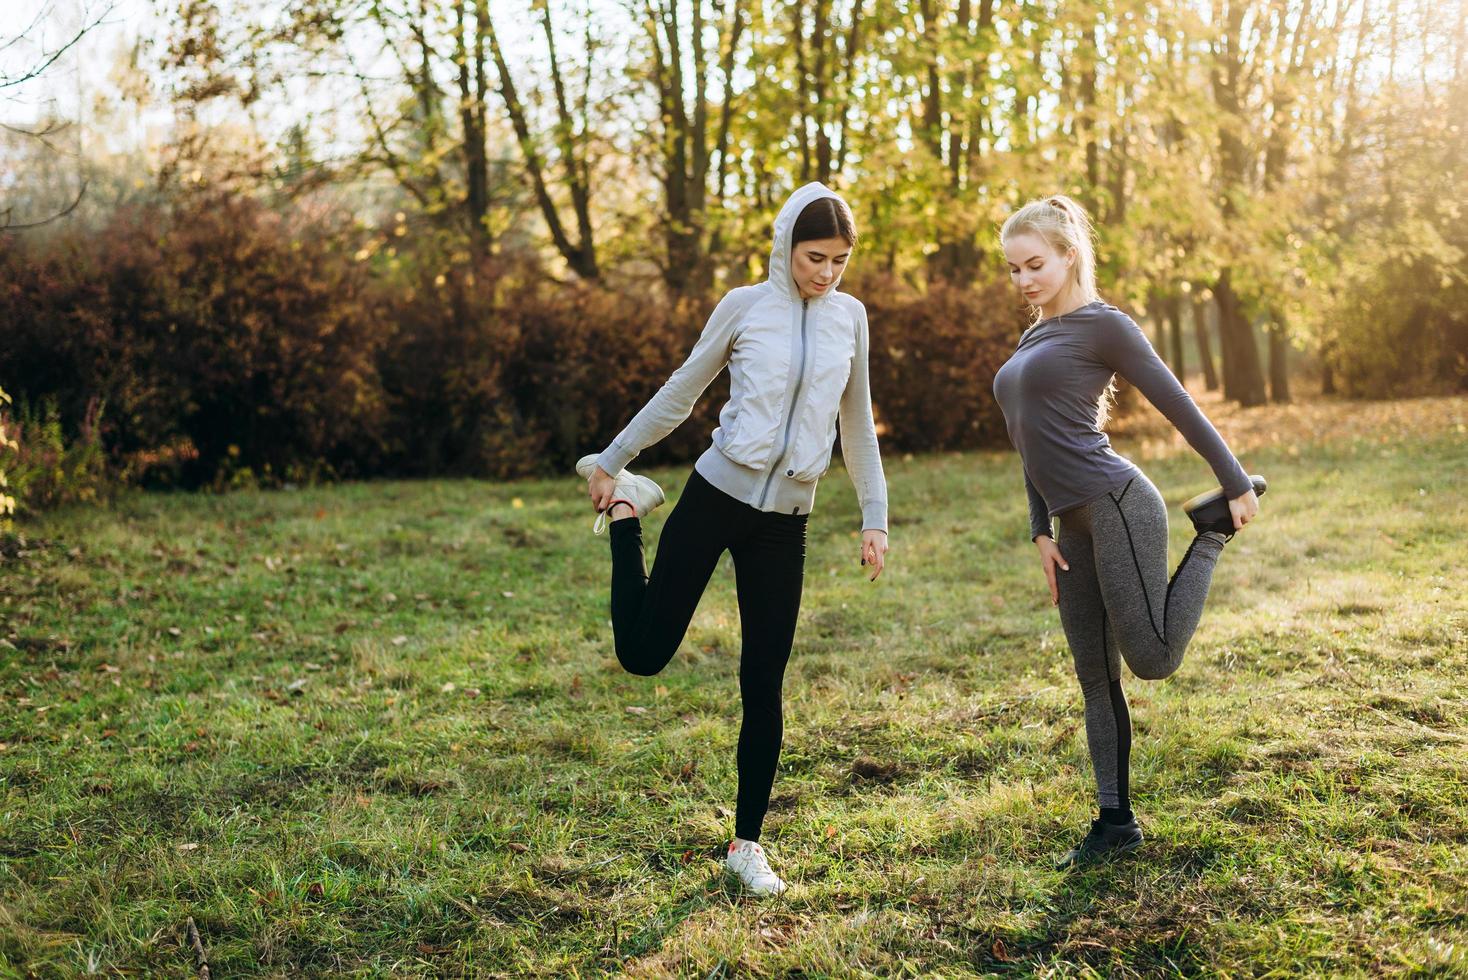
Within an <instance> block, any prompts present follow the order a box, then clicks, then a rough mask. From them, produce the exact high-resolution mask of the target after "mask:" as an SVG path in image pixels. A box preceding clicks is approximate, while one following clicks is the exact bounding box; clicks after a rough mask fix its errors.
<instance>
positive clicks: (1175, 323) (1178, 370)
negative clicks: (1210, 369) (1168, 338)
mask: <svg viewBox="0 0 1468 980" xmlns="http://www.w3.org/2000/svg"><path fill="white" fill-rule="evenodd" d="M1167 323H1168V327H1169V328H1170V332H1171V334H1172V343H1171V344H1170V345H1169V346H1170V347H1171V348H1172V350H1171V354H1172V360H1171V361H1169V362H1168V363H1170V364H1171V365H1172V373H1173V374H1175V375H1176V376H1177V380H1178V381H1179V382H1181V381H1182V380H1183V365H1184V362H1185V360H1186V359H1185V358H1184V357H1183V301H1182V298H1181V297H1179V296H1169V297H1168V298H1167Z"/></svg>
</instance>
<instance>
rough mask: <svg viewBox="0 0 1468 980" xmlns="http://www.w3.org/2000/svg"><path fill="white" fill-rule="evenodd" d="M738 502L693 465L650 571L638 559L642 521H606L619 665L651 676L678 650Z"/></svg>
mask: <svg viewBox="0 0 1468 980" xmlns="http://www.w3.org/2000/svg"><path fill="white" fill-rule="evenodd" d="M731 505H732V506H731ZM739 506H740V505H739V503H738V501H735V500H734V499H733V498H731V497H729V496H728V495H726V494H723V493H721V492H719V491H718V490H716V489H715V488H714V487H712V486H710V485H709V483H708V481H707V480H705V479H704V478H703V477H702V476H699V474H698V472H697V471H696V470H695V471H694V473H693V475H692V476H690V477H689V479H688V485H687V486H686V487H684V488H683V495H682V496H681V497H680V498H679V500H678V504H677V506H675V507H674V508H673V512H672V513H671V514H669V515H668V520H667V522H666V523H664V525H663V533H662V537H661V539H660V540H659V542H658V553H657V558H656V560H655V561H654V562H653V567H652V575H651V576H649V575H648V574H647V572H646V564H645V562H644V560H643V547H642V522H641V521H640V520H639V519H638V518H636V517H627V518H623V519H622V520H616V521H612V523H611V527H610V529H609V533H610V536H611V544H612V633H613V635H614V637H615V643H616V651H617V659H618V660H619V661H621V664H622V666H623V667H624V668H625V669H626V670H628V671H630V672H631V673H634V674H641V675H643V676H645V677H650V676H652V675H653V674H656V673H657V672H658V671H660V670H662V669H663V668H664V667H666V666H667V665H668V662H669V661H670V660H672V659H673V655H674V654H675V653H677V652H678V645H679V644H680V643H682V642H683V635H684V634H685V633H687V632H688V624H689V622H691V621H692V619H693V613H694V610H695V609H697V608H698V600H699V599H700V598H702V596H703V591H704V589H705V588H707V587H708V582H709V578H710V577H711V576H712V575H713V573H714V569H715V568H716V567H717V566H718V563H719V556H721V555H722V554H723V553H724V550H725V549H726V548H727V547H728V544H729V534H730V531H731V530H732V528H733V517H735V516H736V515H737V511H736V508H738V507H739Z"/></svg>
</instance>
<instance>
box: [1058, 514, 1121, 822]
mask: <svg viewBox="0 0 1468 980" xmlns="http://www.w3.org/2000/svg"><path fill="white" fill-rule="evenodd" d="M1088 511H1089V508H1087V507H1082V508H1079V509H1077V510H1075V511H1071V512H1069V513H1066V514H1062V515H1061V518H1060V537H1059V538H1058V540H1057V541H1056V544H1057V545H1058V546H1059V547H1060V553H1061V554H1062V555H1064V556H1065V560H1066V562H1067V563H1068V564H1069V565H1070V571H1060V572H1057V574H1056V584H1057V586H1058V587H1059V591H1060V625H1061V626H1062V628H1064V630H1065V639H1066V642H1067V643H1069V644H1070V653H1071V657H1072V658H1073V659H1074V661H1075V670H1076V677H1077V679H1079V680H1080V683H1081V696H1082V698H1084V700H1085V711H1086V745H1087V747H1088V748H1089V749H1090V753H1091V766H1092V768H1093V769H1094V770H1095V774H1096V788H1097V796H1098V798H1099V803H1100V809H1101V816H1102V819H1108V818H1110V821H1111V822H1112V823H1124V822H1126V821H1128V820H1130V819H1131V797H1130V792H1131V788H1130V766H1131V751H1132V720H1131V713H1130V712H1129V711H1128V710H1127V703H1126V696H1125V695H1124V694H1123V693H1122V690H1121V656H1120V654H1119V652H1118V650H1117V644H1116V640H1115V638H1114V637H1113V635H1112V630H1111V623H1110V620H1109V619H1108V618H1107V615H1106V605H1105V603H1104V602H1103V601H1102V598H1101V583H1100V581H1099V580H1098V578H1097V575H1096V558H1095V553H1094V543H1093V541H1092V539H1091V535H1090V533H1089V530H1088V527H1087V525H1088V523H1089V521H1088V516H1089V514H1088Z"/></svg>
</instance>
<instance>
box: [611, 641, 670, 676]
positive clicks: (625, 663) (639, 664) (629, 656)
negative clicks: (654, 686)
mask: <svg viewBox="0 0 1468 980" xmlns="http://www.w3.org/2000/svg"><path fill="white" fill-rule="evenodd" d="M650 652H652V653H656V652H657V651H648V650H646V649H634V650H623V649H622V648H621V647H618V648H617V662H618V663H620V664H621V665H622V669H623V670H625V671H626V672H627V673H629V674H636V675H637V676H638V677H654V676H656V675H658V674H660V673H662V671H663V668H664V667H666V666H668V663H669V662H670V661H671V660H672V659H673V655H672V653H670V654H668V655H667V656H666V657H654V656H649V653H650ZM676 652H677V651H676V650H675V651H673V653H676Z"/></svg>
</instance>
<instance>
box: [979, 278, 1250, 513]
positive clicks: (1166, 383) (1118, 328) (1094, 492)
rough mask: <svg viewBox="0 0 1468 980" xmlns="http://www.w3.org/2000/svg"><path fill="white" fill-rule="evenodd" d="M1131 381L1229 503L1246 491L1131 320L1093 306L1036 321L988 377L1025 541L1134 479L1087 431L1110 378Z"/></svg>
mask: <svg viewBox="0 0 1468 980" xmlns="http://www.w3.org/2000/svg"><path fill="white" fill-rule="evenodd" d="M1113 374H1115V375H1119V376H1121V377H1122V378H1124V379H1126V380H1127V381H1129V382H1131V384H1132V385H1134V386H1135V387H1136V388H1137V389H1138V390H1139V391H1141V392H1142V394H1144V395H1146V396H1147V400H1148V401H1150V402H1151V403H1152V404H1153V405H1155V406H1156V407H1157V410H1158V411H1159V412H1161V413H1162V414H1163V415H1164V416H1166V418H1167V420H1168V421H1169V422H1171V423H1172V424H1173V425H1174V426H1175V427H1176V428H1177V430H1178V431H1179V432H1181V433H1182V435H1183V438H1184V439H1186V440H1187V441H1188V445H1190V446H1192V447H1193V449H1194V450H1196V451H1197V452H1198V454H1199V455H1200V456H1202V457H1203V458H1204V460H1206V461H1207V462H1208V465H1209V466H1211V467H1212V468H1213V473H1214V475H1215V476H1217V477H1218V482H1219V483H1220V484H1221V485H1222V486H1223V489H1224V491H1225V492H1226V493H1227V494H1228V496H1229V498H1230V499H1232V498H1234V497H1238V496H1241V495H1242V494H1245V493H1247V492H1248V491H1249V490H1250V489H1251V488H1252V485H1251V484H1250V482H1249V476H1248V474H1247V473H1245V472H1244V468H1243V467H1242V466H1240V465H1239V461H1238V460H1237V459H1235V458H1234V455H1233V453H1231V452H1229V448H1228V446H1227V445H1226V444H1225V443H1224V441H1223V437H1222V436H1220V435H1219V434H1218V430H1217V429H1215V428H1214V427H1213V424H1212V423H1211V422H1209V421H1208V419H1207V417H1206V416H1204V415H1203V413H1202V412H1201V411H1200V410H1199V409H1198V406H1197V403H1195V402H1194V401H1193V399H1192V396H1190V395H1189V394H1188V393H1187V391H1186V389H1184V388H1183V386H1182V385H1181V384H1179V383H1178V380H1177V378H1175V377H1173V374H1172V372H1171V371H1170V370H1168V367H1167V365H1166V364H1164V363H1162V359H1161V358H1160V357H1158V356H1157V352H1156V351H1154V350H1153V349H1152V345H1151V343H1150V342H1148V340H1147V337H1146V335H1144V334H1143V333H1142V330H1141V328H1140V327H1138V326H1137V324H1136V322H1135V321H1134V320H1132V318H1131V317H1129V316H1127V315H1126V314H1125V313H1123V312H1122V311H1121V310H1118V309H1117V308H1116V307H1114V306H1110V305H1108V304H1106V303H1103V302H1101V301H1099V300H1098V301H1096V302H1093V303H1088V304H1086V305H1085V306H1082V307H1081V308H1080V309H1078V310H1075V311H1073V312H1071V313H1066V314H1063V315H1062V316H1058V317H1052V318H1050V319H1048V320H1042V321H1040V322H1039V323H1037V324H1035V325H1034V326H1033V327H1031V328H1030V329H1029V330H1027V331H1025V334H1024V336H1023V337H1021V338H1020V342H1019V346H1018V347H1017V348H1015V351H1014V354H1013V355H1012V356H1011V357H1010V358H1009V360H1008V361H1006V362H1005V363H1004V366H1003V367H1001V368H1000V369H999V372H998V373H997V374H995V375H994V396H995V397H996V398H997V399H998V400H999V407H1000V409H1002V410H1003V412H1004V422H1005V426H1006V427H1007V428H1008V430H1009V439H1010V441H1011V442H1013V443H1014V448H1016V449H1018V450H1019V454H1020V459H1021V461H1022V462H1023V464H1024V472H1025V489H1026V491H1027V492H1028V495H1029V500H1030V538H1031V539H1032V540H1033V539H1034V538H1036V537H1038V536H1040V535H1042V534H1045V535H1048V534H1051V533H1052V531H1051V524H1050V519H1051V518H1052V517H1055V516H1056V515H1058V514H1062V513H1064V512H1065V511H1068V510H1071V509H1073V508H1075V507H1080V506H1082V505H1084V504H1088V503H1090V502H1091V501H1093V500H1096V499H1097V498H1099V497H1100V496H1101V495H1102V494H1104V493H1106V492H1107V491H1108V490H1112V489H1115V488H1116V487H1119V486H1121V485H1122V484H1124V483H1126V481H1128V480H1130V479H1131V478H1132V477H1134V476H1136V475H1138V474H1139V473H1140V472H1141V470H1139V469H1138V468H1137V467H1136V465H1135V464H1134V463H1132V462H1131V461H1130V460H1128V459H1126V458H1125V457H1123V456H1120V455H1118V454H1117V452H1116V451H1115V450H1114V449H1112V448H1111V440H1110V439H1108V438H1107V437H1106V434H1105V433H1104V432H1102V431H1101V430H1100V429H1099V428H1098V427H1097V425H1096V405H1097V401H1098V399H1100V397H1101V393H1102V392H1103V391H1104V390H1105V389H1106V386H1107V385H1108V384H1110V382H1111V378H1112V375H1113Z"/></svg>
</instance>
